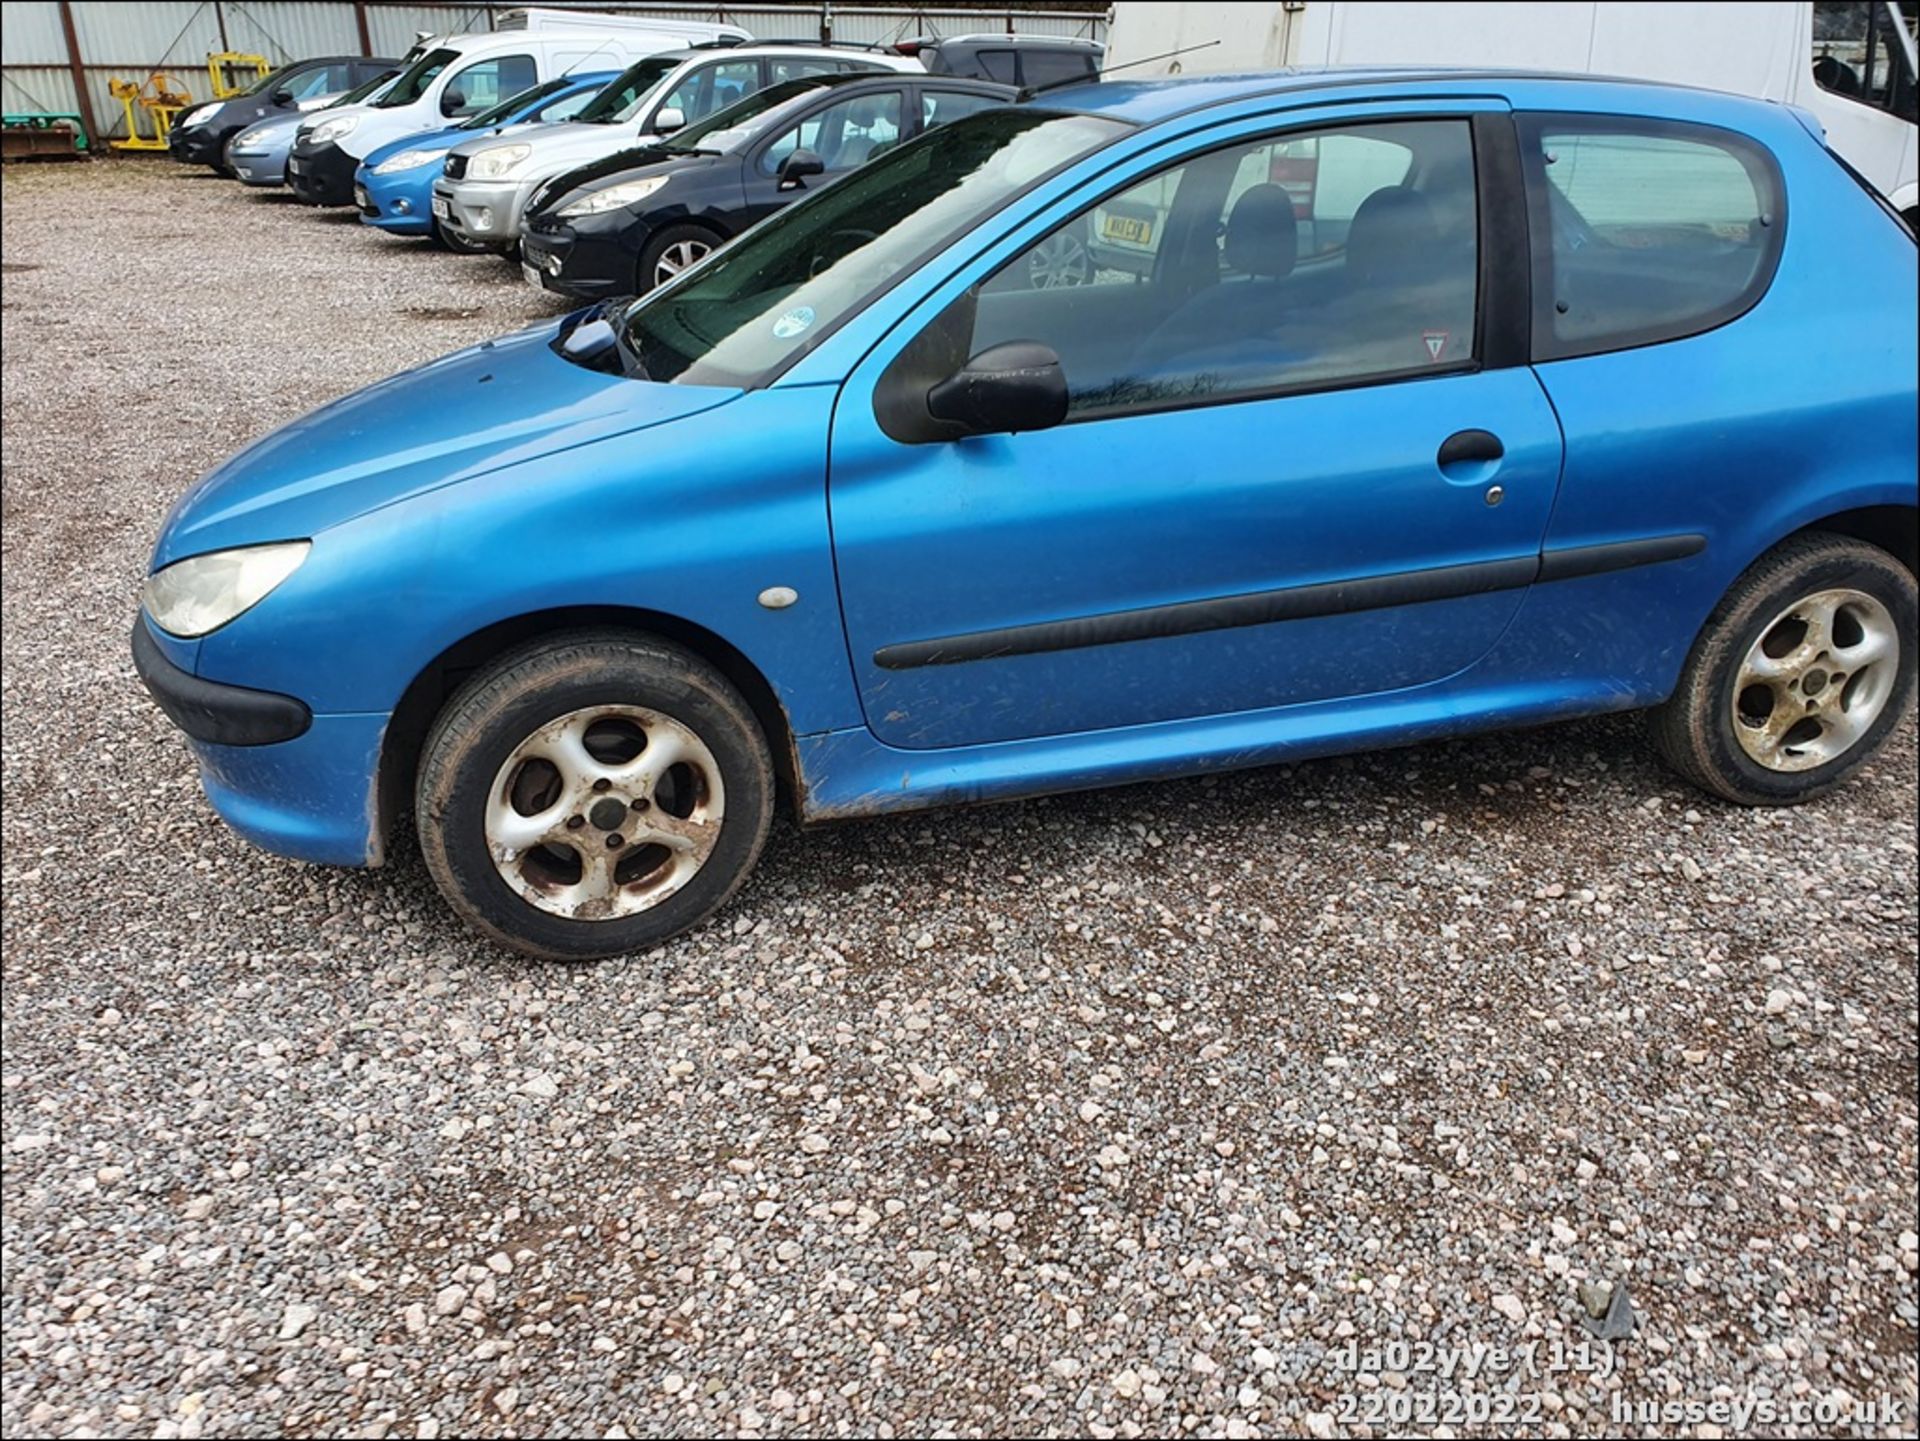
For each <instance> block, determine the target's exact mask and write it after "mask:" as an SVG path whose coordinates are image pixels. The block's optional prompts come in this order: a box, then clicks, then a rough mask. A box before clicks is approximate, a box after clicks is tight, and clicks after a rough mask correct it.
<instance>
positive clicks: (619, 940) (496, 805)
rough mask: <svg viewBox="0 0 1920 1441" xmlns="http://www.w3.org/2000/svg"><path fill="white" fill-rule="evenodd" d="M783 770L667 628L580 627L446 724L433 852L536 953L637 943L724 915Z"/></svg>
mask: <svg viewBox="0 0 1920 1441" xmlns="http://www.w3.org/2000/svg"><path fill="white" fill-rule="evenodd" d="M772 814H773V765H772V761H771V759H770V758H769V756H768V753H767V747H766V742H765V740H764V739H763V737H762V736H761V733H760V728H759V725H758V724H757V723H756V721H755V720H754V716H753V712H752V710H751V709H750V708H749V707H748V705H747V703H746V701H744V700H743V699H742V698H741V696H740V693H739V692H738V691H737V690H735V689H734V687H733V686H732V685H731V684H730V683H729V682H728V681H727V679H726V677H725V676H723V675H721V674H720V673H719V672H718V671H716V670H715V669H713V667H711V666H709V665H707V664H706V663H705V662H704V661H702V660H700V659H699V658H698V657H696V656H694V655H692V654H691V653H690V652H688V651H685V650H682V649H681V648H680V647H678V646H675V645H672V644H670V643H668V642H666V641H663V640H658V639H655V638H652V637H649V636H643V635H638V634H632V633H626V632H620V631H591V632H577V633H574V634H572V635H568V636H564V637H559V638H555V639H550V640H545V641H541V642H539V643H537V644H534V645H530V646H527V647H524V648H522V649H520V650H517V651H514V652H511V653H510V654H508V655H506V656H503V657H501V658H500V659H499V660H498V661H496V662H494V663H493V664H492V665H490V666H488V667H486V668H485V669H484V670H482V671H480V672H479V673H478V674H477V675H475V676H473V677H472V678H471V679H470V680H469V681H468V682H467V683H466V684H465V685H464V686H462V687H461V689H460V690H459V692H458V693H457V694H455V695H454V697H453V698H452V699H451V700H450V701H449V702H448V703H447V705H446V707H445V708H444V709H443V710H442V711H441V713H440V716H439V718H438V719H437V720H436V721H435V722H434V725H433V728H432V730H431V732H430V733H429V735H428V737H427V741H426V746H425V748H424V750H423V752H422V757H421V764H420V770H419V775H418V778H417V781H416V787H415V819H416V823H417V828H418V830H419V834H420V848H421V851H422V852H423V853H424V855H425V857H426V861H427V869H428V870H429V871H430V872H432V874H433V878H434V881H435V883H436V884H438V886H439V887H440V889H441V891H442V892H443V893H444V894H445V895H446V897H447V899H448V900H449V901H450V902H451V903H452V905H453V908H454V909H455V910H456V911H458V912H459V913H460V915H461V916H462V917H463V918H465V919H466V920H467V921H469V922H471V923H472V924H473V925H475V926H477V927H479V928H480V929H481V930H483V931H485V932H486V933H487V934H489V935H491V936H493V937H494V938H495V939H497V940H499V941H501V942H503V943H505V944H506V945H509V946H512V947H514V948H515V949H517V950H521V951H525V952H527V953H528V954H530V955H536V956H546V957H549V958H552V959H556V960H590V959H594V958H597V957H601V956H611V955H617V954H620V953H622V952H627V951H636V950H640V949H643V948H645V947H647V946H652V945H657V944H658V943H660V942H661V941H664V940H667V939H668V938H670V937H672V936H675V935H678V934H679V933H680V932H682V931H684V930H687V929H688V928H689V927H691V926H694V925H697V924H698V923H699V922H700V921H702V920H705V919H706V918H707V917H708V916H710V915H712V914H713V913H714V912H715V911H716V910H718V909H719V908H720V907H721V906H723V905H724V904H726V902H727V901H728V900H729V899H730V898H731V897H732V895H733V893H734V892H735V891H736V890H738V889H739V887H740V884H741V882H742V881H744V880H745V879H746V877H747V873H748V872H749V871H750V870H751V869H752V868H753V863H754V861H755V860H756V859H757V858H758V856H759V854H760V847H761V845H762V844H763V843H764V842H765V840H766V836H767V827H768V824H769V822H770V820H771V818H772Z"/></svg>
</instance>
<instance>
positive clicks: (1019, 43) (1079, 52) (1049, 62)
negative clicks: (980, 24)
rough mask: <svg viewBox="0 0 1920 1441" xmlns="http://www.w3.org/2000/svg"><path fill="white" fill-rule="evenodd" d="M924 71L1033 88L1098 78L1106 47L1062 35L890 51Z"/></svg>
mask: <svg viewBox="0 0 1920 1441" xmlns="http://www.w3.org/2000/svg"><path fill="white" fill-rule="evenodd" d="M893 48H894V49H895V50H897V51H899V52H900V53H901V54H902V55H911V56H913V57H914V58H915V59H916V60H918V61H919V62H920V63H921V64H922V65H924V66H926V67H927V73H928V74H930V75H958V76H960V77H961V78H963V79H967V80H992V81H995V82H997V83H999V84H1001V85H1018V86H1020V87H1021V88H1022V89H1030V90H1031V89H1039V88H1041V87H1050V86H1054V85H1064V84H1067V83H1068V82H1070V81H1074V80H1091V79H1093V77H1094V76H1096V75H1098V74H1099V73H1100V63H1101V61H1102V60H1104V59H1105V58H1106V54H1107V47H1106V46H1104V45H1102V44H1100V43H1099V42H1098V41H1096V40H1074V39H1070V38H1068V37H1067V36H1064V35H950V36H945V37H942V36H939V35H923V36H921V37H919V38H918V39H914V40H902V41H901V42H900V43H899V44H897V45H895V46H894V47H893Z"/></svg>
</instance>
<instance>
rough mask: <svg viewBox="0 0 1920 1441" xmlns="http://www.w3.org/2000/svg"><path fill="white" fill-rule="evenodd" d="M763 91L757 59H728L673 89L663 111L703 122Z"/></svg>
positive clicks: (702, 68)
mask: <svg viewBox="0 0 1920 1441" xmlns="http://www.w3.org/2000/svg"><path fill="white" fill-rule="evenodd" d="M759 88H760V62H759V61H758V60H729V61H727V62H726V63H725V64H721V65H706V66H703V67H701V68H700V69H698V70H696V71H694V72H693V73H692V74H691V75H688V76H687V77H686V78H685V79H684V80H682V81H681V82H680V83H679V84H678V85H676V86H674V87H673V89H672V91H671V92H670V93H669V94H668V95H667V98H666V99H665V100H663V101H661V102H660V108H661V109H662V110H678V111H679V112H680V113H681V115H683V116H684V117H685V118H686V119H687V120H689V121H692V120H704V119H706V118H707V116H709V115H712V114H713V113H714V112H715V111H718V110H724V109H726V108H727V106H729V105H732V104H735V103H736V102H738V101H741V100H744V99H746V98H747V97H748V96H749V95H751V94H753V92H754V91H756V90H758V89H759Z"/></svg>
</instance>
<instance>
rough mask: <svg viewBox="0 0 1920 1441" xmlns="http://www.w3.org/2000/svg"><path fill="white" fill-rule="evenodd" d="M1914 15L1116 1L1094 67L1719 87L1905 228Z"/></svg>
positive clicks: (1813, 7) (1582, 0)
mask: <svg viewBox="0 0 1920 1441" xmlns="http://www.w3.org/2000/svg"><path fill="white" fill-rule="evenodd" d="M1914 11H1915V6H1914V5H1913V4H1912V3H1910V0H1908V3H1894V0H1812V3H1795V4H1765V3H1738V4H1701V3H1690V0H1669V3H1640V4H1629V3H1622V0H1563V3H1553V0H1547V3H1539V4H1527V5H1515V4H1502V3H1462V4H1448V5H1428V4H1410V3H1393V0H1375V3H1354V0H1309V3H1306V4H1301V3H1298V0H1286V3H1280V0H1273V3H1264V4H1238V5H1222V4H1219V3H1218V0H1207V3H1165V0H1118V3H1116V4H1115V5H1114V7H1113V23H1112V28H1111V30H1110V32H1109V34H1108V37H1107V41H1108V43H1107V57H1106V69H1107V71H1108V72H1109V73H1112V72H1114V71H1119V72H1121V73H1120V74H1119V75H1117V76H1116V77H1115V78H1117V79H1128V80H1134V79H1147V78H1150V77H1152V76H1155V75H1181V74H1185V75H1197V74H1203V73H1208V72H1218V71H1229V70H1231V71H1244V70H1257V69H1268V68H1273V67H1277V66H1282V65H1470V66H1477V67H1499V68H1515V69H1526V70H1554V71H1566V72H1574V73H1587V74H1596V75H1617V76H1622V77H1630V78H1633V79H1640V80H1663V81H1666V82H1668V83H1670V84H1679V85H1697V86H1701V87H1703V88H1706V89H1711V90H1729V91H1732V92H1734V93H1735V94H1739V95H1751V96H1755V97H1757V98H1759V99H1763V100H1778V101H1783V102H1785V103H1787V104H1790V105H1799V106H1802V107H1803V108H1805V109H1807V110H1809V111H1811V112H1812V113H1813V114H1814V115H1815V116H1816V117H1817V118H1818V119H1819V121H1820V123H1821V124H1822V125H1823V126H1825V127H1826V131H1827V141H1828V144H1829V145H1831V146H1832V147H1833V150H1834V151H1835V153H1836V154H1838V155H1840V156H1841V157H1843V158H1844V159H1845V160H1846V161H1847V163H1848V164H1850V165H1852V166H1853V168H1854V169H1855V170H1858V171H1859V172H1860V173H1861V174H1862V175H1864V176H1866V178H1867V179H1868V180H1870V181H1872V182H1873V184H1874V185H1875V186H1876V187H1877V188H1878V189H1879V190H1880V192H1881V193H1882V194H1884V195H1885V196H1886V197H1887V199H1888V200H1890V201H1892V203H1893V206H1894V208H1895V209H1896V210H1899V211H1901V212H1903V213H1904V214H1905V215H1906V217H1907V219H1908V222H1909V223H1912V222H1913V221H1914V220H1915V219H1916V218H1917V212H1920V184H1917V183H1916V162H1917V161H1920V148H1917V144H1916V128H1915V123H1914V122H1915V63H1914V24H1915V20H1914ZM1210 42H1218V43H1210ZM1189 46H1205V47H1206V48H1204V49H1193V50H1186V47H1189ZM1182 50H1186V53H1184V54H1168V53H1167V52H1170V51H1182ZM1142 62H1144V63H1142Z"/></svg>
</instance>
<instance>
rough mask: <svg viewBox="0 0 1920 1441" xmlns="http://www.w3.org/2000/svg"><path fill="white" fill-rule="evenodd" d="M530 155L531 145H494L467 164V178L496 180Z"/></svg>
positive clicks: (531, 151)
mask: <svg viewBox="0 0 1920 1441" xmlns="http://www.w3.org/2000/svg"><path fill="white" fill-rule="evenodd" d="M531 154H533V147H532V146H531V145H496V146H494V147H493V148H492V149H490V150H482V151H481V152H480V153H479V154H477V155H475V156H474V157H473V159H471V160H469V161H468V162H467V176H468V178H469V179H472V180H498V179H499V178H500V177H501V176H502V175H505V174H506V173H507V172H508V171H509V170H511V169H513V167H514V166H516V165H518V164H519V163H520V162H521V161H522V160H525V159H526V158H527V157H528V156H529V155H531Z"/></svg>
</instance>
